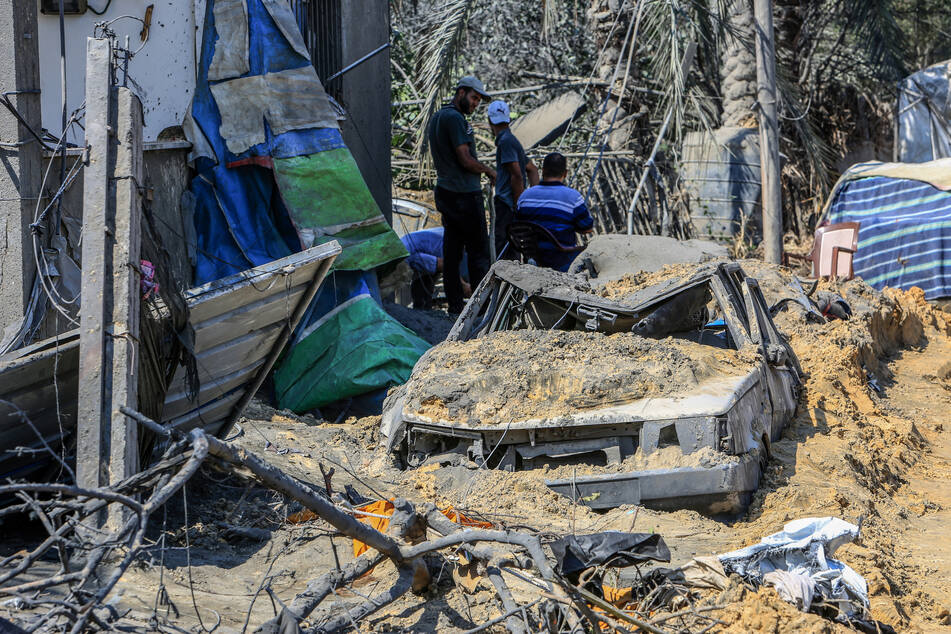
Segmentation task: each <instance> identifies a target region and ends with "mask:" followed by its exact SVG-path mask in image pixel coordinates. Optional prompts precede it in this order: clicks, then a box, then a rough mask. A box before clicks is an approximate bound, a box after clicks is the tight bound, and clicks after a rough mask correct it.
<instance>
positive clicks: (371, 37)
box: [336, 0, 392, 220]
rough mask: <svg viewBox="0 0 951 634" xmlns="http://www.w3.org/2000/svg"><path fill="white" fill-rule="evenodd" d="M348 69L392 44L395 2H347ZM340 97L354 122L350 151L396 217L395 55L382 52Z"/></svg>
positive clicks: (351, 76) (346, 83)
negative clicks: (392, 106)
mask: <svg viewBox="0 0 951 634" xmlns="http://www.w3.org/2000/svg"><path fill="white" fill-rule="evenodd" d="M341 21H342V23H343V24H342V28H341V35H342V38H343V42H342V45H343V48H342V50H343V67H346V66H348V65H349V64H351V63H353V62H355V61H356V60H358V59H360V58H361V57H363V56H364V55H366V54H367V53H369V52H370V51H373V50H375V49H376V48H378V47H379V46H381V45H383V44H385V43H387V42H389V40H390V15H389V3H388V2H382V1H381V0H344V1H343V2H341ZM341 79H342V84H341V91H340V94H339V95H336V96H337V98H338V101H340V103H341V105H342V106H343V107H344V109H346V111H347V115H348V119H347V121H344V122H342V123H341V126H340V127H341V132H342V134H343V138H344V141H346V143H347V147H349V148H350V152H352V153H353V157H354V159H356V161H357V165H358V166H359V167H360V172H361V173H362V174H363V178H364V180H366V182H367V185H369V187H370V192H371V193H372V194H373V198H374V199H375V200H376V202H377V204H378V205H379V206H380V210H381V211H382V212H383V215H384V216H386V219H387V220H390V216H391V202H390V201H391V197H392V192H391V187H392V177H391V174H390V134H391V129H390V100H391V99H390V54H389V49H386V50H384V51H382V52H380V53H377V54H376V55H375V56H374V57H373V58H371V59H370V60H367V61H366V62H364V63H363V64H361V65H360V66H358V67H356V68H354V69H353V70H351V71H349V72H347V73H346V74H345V75H343V77H342V78H341Z"/></svg>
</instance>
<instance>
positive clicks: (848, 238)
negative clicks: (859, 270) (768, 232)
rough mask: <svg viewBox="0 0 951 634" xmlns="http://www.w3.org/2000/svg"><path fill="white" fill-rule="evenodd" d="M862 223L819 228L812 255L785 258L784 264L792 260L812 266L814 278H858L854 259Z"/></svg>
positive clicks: (845, 223)
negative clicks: (853, 264)
mask: <svg viewBox="0 0 951 634" xmlns="http://www.w3.org/2000/svg"><path fill="white" fill-rule="evenodd" d="M858 242H859V223H858V222H840V223H837V224H834V225H824V226H821V227H816V237H815V241H814V242H813V244H812V251H810V252H809V253H808V254H807V255H796V254H795V253H786V254H784V260H785V264H786V265H787V266H788V264H789V259H790V258H793V259H798V260H803V261H806V262H812V277H813V278H814V279H818V278H820V277H831V278H832V279H839V280H850V279H852V278H853V277H855V271H854V269H853V268H852V257H853V256H854V255H855V252H856V251H857V250H858Z"/></svg>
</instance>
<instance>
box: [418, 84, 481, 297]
mask: <svg viewBox="0 0 951 634" xmlns="http://www.w3.org/2000/svg"><path fill="white" fill-rule="evenodd" d="M483 98H488V94H487V93H486V91H485V86H483V85H482V82H481V81H479V80H478V79H476V78H475V77H463V78H462V79H460V80H459V82H458V83H457V84H456V93H455V95H454V96H453V98H452V101H450V102H449V103H447V104H446V105H445V106H443V107H442V108H441V109H440V110H439V111H437V112H436V114H434V115H433V118H432V119H431V120H430V122H429V129H428V130H427V136H428V138H429V151H430V152H431V153H432V156H433V165H434V166H435V167H436V189H435V191H434V195H435V198H436V210H437V211H439V213H440V215H441V216H442V226H443V227H444V228H445V234H444V236H443V285H444V287H445V289H446V299H447V300H448V302H449V312H450V313H461V312H462V308H463V294H462V283H461V282H460V280H459V264H460V263H461V262H462V254H463V252H465V253H466V254H468V256H469V260H468V263H469V283H470V284H471V285H472V288H475V287H476V286H477V285H478V284H479V282H480V281H482V278H483V277H484V276H485V274H486V272H488V270H489V236H488V232H487V231H486V225H485V203H484V202H483V200H482V184H481V175H482V174H485V175H486V176H488V177H489V180H490V181H491V182H492V183H493V184H494V183H495V170H494V169H492V168H491V167H489V166H487V165H485V164H484V163H481V162H480V161H479V159H478V158H477V156H476V147H475V137H474V136H473V134H472V126H471V125H470V124H469V122H468V121H467V120H466V116H467V115H471V114H472V113H473V112H474V111H475V109H476V108H477V107H478V106H479V103H481V101H482V99H483Z"/></svg>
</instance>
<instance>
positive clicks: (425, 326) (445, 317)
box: [383, 302, 456, 345]
mask: <svg viewBox="0 0 951 634" xmlns="http://www.w3.org/2000/svg"><path fill="white" fill-rule="evenodd" d="M383 309H384V310H385V311H386V312H387V313H389V315H390V316H391V317H393V318H394V319H396V321H398V322H400V323H401V324H403V325H404V326H406V327H407V328H409V329H410V330H412V331H413V332H415V333H416V334H417V335H419V336H420V337H422V338H423V339H425V340H426V342H427V343H430V344H433V345H435V344H437V343H440V342H442V341H445V340H446V337H448V336H449V331H450V330H452V325H453V324H454V323H456V320H455V319H453V318H452V317H450V316H449V313H447V312H446V311H444V310H414V309H412V308H407V307H406V306H401V305H400V304H394V303H392V302H385V303H384V304H383Z"/></svg>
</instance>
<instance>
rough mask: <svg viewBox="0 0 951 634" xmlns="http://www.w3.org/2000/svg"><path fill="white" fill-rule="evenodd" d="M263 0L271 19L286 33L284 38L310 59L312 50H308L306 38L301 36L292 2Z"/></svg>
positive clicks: (293, 47)
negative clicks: (292, 9)
mask: <svg viewBox="0 0 951 634" xmlns="http://www.w3.org/2000/svg"><path fill="white" fill-rule="evenodd" d="M261 2H262V4H264V8H265V9H266V10H267V12H268V13H269V14H270V15H271V19H272V20H274V24H276V25H277V28H278V29H280V31H281V33H282V34H283V35H284V39H285V40H287V43H288V44H290V45H291V48H292V49H294V50H295V51H297V52H298V53H300V55H301V56H302V57H306V58H307V59H310V52H309V51H308V50H307V45H306V44H304V38H303V37H301V34H300V29H299V28H298V27H297V20H296V19H295V18H294V14H293V12H292V11H291V5H290V3H288V2H287V0H261Z"/></svg>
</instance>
